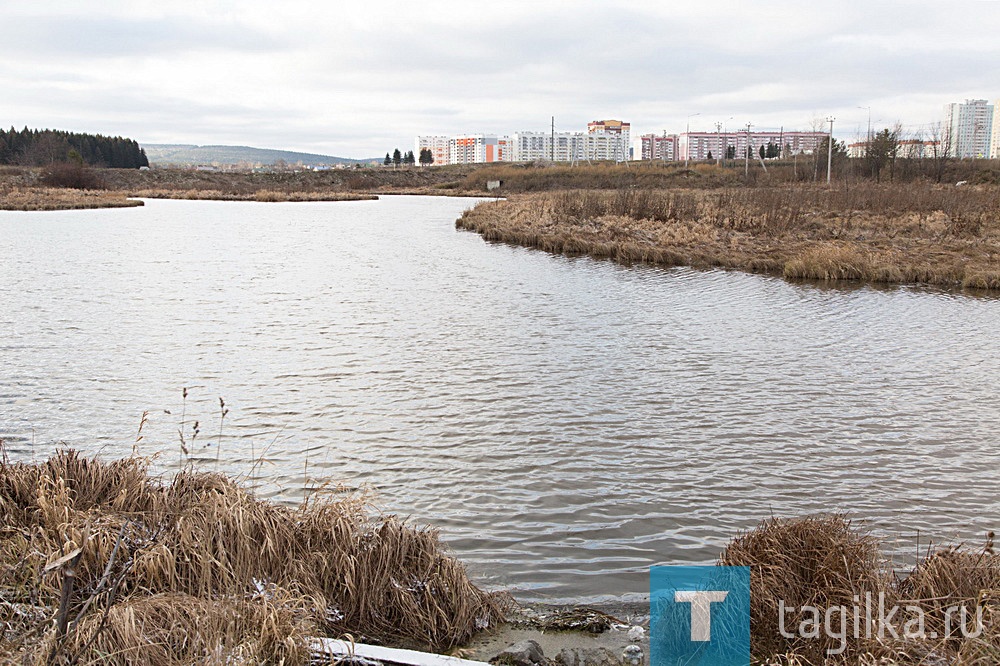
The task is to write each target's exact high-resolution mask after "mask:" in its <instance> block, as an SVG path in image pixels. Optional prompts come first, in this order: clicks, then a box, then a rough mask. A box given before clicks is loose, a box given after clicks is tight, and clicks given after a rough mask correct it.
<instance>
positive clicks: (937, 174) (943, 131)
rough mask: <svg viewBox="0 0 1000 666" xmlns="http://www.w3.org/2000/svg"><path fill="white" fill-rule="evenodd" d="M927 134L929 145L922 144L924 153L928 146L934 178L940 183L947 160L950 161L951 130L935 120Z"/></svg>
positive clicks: (925, 153)
mask: <svg viewBox="0 0 1000 666" xmlns="http://www.w3.org/2000/svg"><path fill="white" fill-rule="evenodd" d="M929 136H930V145H929V146H926V145H925V146H924V155H925V156H927V154H928V153H927V150H928V148H929V149H930V160H931V164H932V166H933V169H934V179H935V180H936V181H937V182H939V183H940V182H941V179H942V178H943V177H944V171H945V168H947V166H948V162H949V161H951V156H952V155H951V131H949V130H948V129H947V128H945V127H943V126H942V124H941V123H940V122H937V123H934V124H932V125H931V126H930V131H929Z"/></svg>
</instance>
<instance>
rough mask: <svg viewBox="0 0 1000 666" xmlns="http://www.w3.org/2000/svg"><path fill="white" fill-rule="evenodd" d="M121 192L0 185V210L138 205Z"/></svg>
mask: <svg viewBox="0 0 1000 666" xmlns="http://www.w3.org/2000/svg"><path fill="white" fill-rule="evenodd" d="M141 205H142V202H141V201H139V200H137V199H129V198H127V197H126V195H125V194H124V193H122V192H106V191H100V190H76V189H68V188H53V187H18V186H7V187H3V186H0V210H70V209H75V208H129V207H132V206H141Z"/></svg>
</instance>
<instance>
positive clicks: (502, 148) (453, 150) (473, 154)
mask: <svg viewBox="0 0 1000 666" xmlns="http://www.w3.org/2000/svg"><path fill="white" fill-rule="evenodd" d="M510 149H511V140H510V138H509V137H506V136H501V137H497V136H490V135H487V134H468V135H464V136H453V137H451V138H450V139H448V163H449V164H484V163H488V162H509V161H511V155H510V152H511V151H510Z"/></svg>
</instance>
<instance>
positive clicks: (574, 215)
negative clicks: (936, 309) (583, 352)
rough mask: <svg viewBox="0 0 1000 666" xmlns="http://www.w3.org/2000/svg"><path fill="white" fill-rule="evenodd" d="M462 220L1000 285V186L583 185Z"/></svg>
mask: <svg viewBox="0 0 1000 666" xmlns="http://www.w3.org/2000/svg"><path fill="white" fill-rule="evenodd" d="M457 226H458V227H459V228H462V229H469V230H473V231H476V232H478V233H480V234H482V235H483V237H484V238H486V239H487V240H491V241H504V242H509V243H515V244H518V245H525V246H530V247H537V248H540V249H543V250H547V251H550V252H558V253H565V254H584V255H590V256H593V257H605V258H610V259H614V260H616V261H619V262H622V263H632V262H646V263H654V264H661V265H686V266H694V267H699V268H710V267H724V268H732V269H740V270H746V271H753V272H766V273H772V274H778V275H784V276H785V277H788V278H809V279H820V280H866V281H872V282H882V283H922V284H933V285H942V286H948V287H955V286H959V287H965V288H970V289H990V290H997V289H1000V190H998V189H997V188H996V187H987V186H971V187H954V186H950V187H949V186H936V185H931V184H927V183H913V184H908V185H878V184H873V183H856V184H854V185H852V186H850V187H847V186H839V187H835V188H832V189H831V188H825V187H820V186H803V185H797V186H793V185H786V186H780V187H720V188H715V189H708V190H690V189H688V190H671V191H664V190H640V189H621V190H617V191H601V190H590V191H583V192H580V191H572V192H550V193H543V194H526V195H516V196H512V197H511V198H510V199H509V200H507V201H499V202H489V203H484V204H480V205H479V206H477V207H476V208H475V209H473V210H471V211H469V212H467V213H465V214H464V215H463V216H462V218H461V219H459V220H458V222H457Z"/></svg>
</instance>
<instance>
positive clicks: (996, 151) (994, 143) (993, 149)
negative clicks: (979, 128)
mask: <svg viewBox="0 0 1000 666" xmlns="http://www.w3.org/2000/svg"><path fill="white" fill-rule="evenodd" d="M998 108H1000V99H998V100H996V101H995V102H993V131H992V132H991V133H990V157H991V158H993V159H997V158H1000V118H997V115H998V114H997V109H998Z"/></svg>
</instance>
